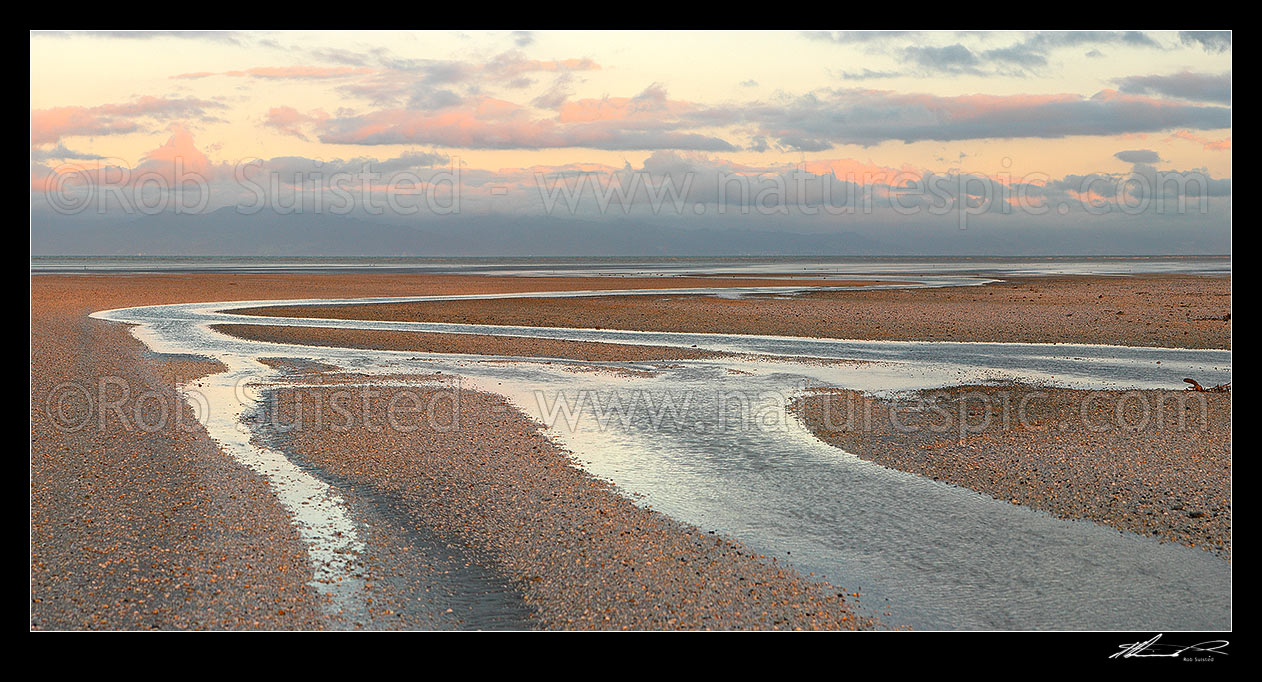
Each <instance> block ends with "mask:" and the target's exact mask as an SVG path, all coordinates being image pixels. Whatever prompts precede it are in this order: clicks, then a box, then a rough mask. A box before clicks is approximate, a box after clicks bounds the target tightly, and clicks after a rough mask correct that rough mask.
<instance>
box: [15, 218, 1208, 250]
mask: <svg viewBox="0 0 1262 682" xmlns="http://www.w3.org/2000/svg"><path fill="white" fill-rule="evenodd" d="M716 224H717V223H711V224H708V225H704V226H699V227H674V226H670V225H662V224H658V223H654V222H649V221H645V220H637V219H634V218H611V219H605V220H584V219H581V218H568V217H567V218H553V217H541V216H502V215H458V216H444V217H433V218H430V219H428V220H427V221H425V222H418V223H416V224H401V221H400V220H399V219H395V221H393V222H392V221H391V220H389V219H385V218H380V217H375V216H365V215H358V216H338V215H331V214H311V213H306V214H290V215H282V214H277V213H273V212H262V213H257V214H254V215H243V214H241V213H238V212H237V210H236V209H235V208H233V207H228V208H222V209H219V210H215V211H210V212H207V213H201V214H181V215H176V214H161V215H145V216H139V217H133V216H128V217H126V218H117V217H111V216H100V215H95V214H87V215H75V216H63V215H59V214H56V213H54V212H52V211H47V210H43V211H32V216H31V253H32V255H37V256H40V255H101V256H122V255H139V254H143V255H151V256H168V255H189V256H239V255H254V256H352V255H355V256H531V255H538V256H545V255H546V256H748V255H777V256H787V255H795V256H825V255H835V256H848V255H856V256H863V255H1093V254H1136V255H1141V254H1179V253H1189V254H1199V253H1227V252H1230V250H1231V244H1230V228H1229V227H1227V228H1225V229H1223V230H1219V231H1216V232H1218V234H1214V233H1210V232H1207V231H1201V232H1190V233H1189V231H1187V230H1181V229H1176V228H1171V227H1167V228H1166V229H1155V228H1152V227H1151V226H1150V225H1148V224H1147V223H1136V224H1135V225H1133V226H1127V225H1115V226H1112V227H1110V229H1100V228H1096V229H1092V230H1086V229H1074V228H1065V229H1046V228H1044V229H1037V228H1015V229H1014V228H1013V227H1012V226H1003V227H999V226H976V227H973V226H970V228H969V229H968V230H960V229H958V228H956V227H953V226H943V225H937V226H933V227H926V228H917V227H910V226H909V227H897V228H895V227H888V226H882V225H874V226H867V227H866V228H864V227H860V226H856V227H855V228H854V229H846V230H838V231H828V232H820V231H815V232H806V231H796V230H794V229H793V228H792V227H790V228H786V229H783V230H773V229H750V228H747V227H728V226H721V225H720V226H716ZM815 229H816V230H818V229H819V228H818V227H815Z"/></svg>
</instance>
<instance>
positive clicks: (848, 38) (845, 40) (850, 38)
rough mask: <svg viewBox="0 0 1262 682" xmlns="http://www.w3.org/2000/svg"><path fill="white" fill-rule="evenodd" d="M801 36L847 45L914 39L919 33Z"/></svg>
mask: <svg viewBox="0 0 1262 682" xmlns="http://www.w3.org/2000/svg"><path fill="white" fill-rule="evenodd" d="M802 35H804V36H806V37H807V38H810V39H811V40H826V41H829V42H834V43H840V44H842V45H848V44H855V43H859V44H863V43H874V42H883V41H889V40H898V39H900V38H915V37H917V36H919V35H920V31H803V32H802Z"/></svg>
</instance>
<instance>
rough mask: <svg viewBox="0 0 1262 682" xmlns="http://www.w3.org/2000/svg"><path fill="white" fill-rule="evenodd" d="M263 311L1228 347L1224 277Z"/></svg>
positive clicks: (1228, 282)
mask: <svg viewBox="0 0 1262 682" xmlns="http://www.w3.org/2000/svg"><path fill="white" fill-rule="evenodd" d="M238 312H243V313H251V312H253V313H255V314H262V315H279V316H284V315H293V316H296V317H333V318H346V319H372V320H407V321H428V322H460V323H473V324H508V325H524V326H544V327H597V328H607V329H634V330H645V331H690V332H714V333H735V334H775V335H785V336H820V337H827V338H843V339H888V340H928V341H934V340H936V341H1009V342H1031V343H1038V342H1055V343H1104V344H1119V345H1128V346H1168V347H1178V348H1230V347H1231V321H1230V319H1229V315H1230V313H1231V280H1230V278H1226V277H1209V276H1192V275H1141V276H1131V277H1028V278H1009V279H1008V280H1007V281H1005V282H1001V283H996V284H988V285H986V286H982V287H947V288H941V289H889V290H877V289H873V290H865V291H835V292H834V291H825V292H814V293H809V294H804V295H801V296H798V297H795V298H792V299H784V298H774V297H754V298H745V299H724V298H718V297H715V296H626V297H603V298H602V297H595V298H582V299H569V300H564V301H561V300H557V299H546V298H535V299H513V300H478V301H432V302H423V303H379V304H370V305H357V306H324V307H320V306H301V307H299V306H295V307H284V308H266V309H257V310H253V311H250V310H241V311H238Z"/></svg>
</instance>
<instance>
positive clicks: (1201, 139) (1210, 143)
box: [1170, 130, 1231, 152]
mask: <svg viewBox="0 0 1262 682" xmlns="http://www.w3.org/2000/svg"><path fill="white" fill-rule="evenodd" d="M1170 139H1172V140H1174V139H1178V140H1187V141H1189V142H1195V143H1196V144H1199V145H1201V148H1202V149H1204V150H1205V151H1207V152H1229V151H1231V138H1230V137H1226V138H1223V139H1221V140H1213V139H1210V138H1208V137H1205V136H1203V135H1197V134H1196V133H1193V132H1192V131H1190V130H1177V131H1175V132H1174V134H1172V135H1171V136H1170Z"/></svg>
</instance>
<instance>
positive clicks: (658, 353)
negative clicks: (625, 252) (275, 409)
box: [211, 324, 720, 362]
mask: <svg viewBox="0 0 1262 682" xmlns="http://www.w3.org/2000/svg"><path fill="white" fill-rule="evenodd" d="M211 327H212V328H213V329H214V330H215V331H219V332H223V333H225V334H229V335H231V336H235V337H237V338H241V339H250V340H253V341H270V342H273V343H296V344H302V345H307V346H338V347H342V348H367V349H370V350H400V351H414V352H418V353H468V354H471V355H511V356H515V357H525V358H565V359H569V360H586V361H591V362H612V361H626V362H647V361H654V360H688V359H697V358H710V357H718V356H719V355H720V353H714V352H709V351H699V350H696V349H692V348H676V347H671V346H641V345H637V344H622V343H599V342H592V341H564V340H557V339H536V338H531V337H525V336H490V335H485V334H440V333H429V332H398V331H380V330H367V329H324V328H320V327H282V326H274V325H273V326H269V325H260V324H216V325H211Z"/></svg>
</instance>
